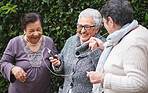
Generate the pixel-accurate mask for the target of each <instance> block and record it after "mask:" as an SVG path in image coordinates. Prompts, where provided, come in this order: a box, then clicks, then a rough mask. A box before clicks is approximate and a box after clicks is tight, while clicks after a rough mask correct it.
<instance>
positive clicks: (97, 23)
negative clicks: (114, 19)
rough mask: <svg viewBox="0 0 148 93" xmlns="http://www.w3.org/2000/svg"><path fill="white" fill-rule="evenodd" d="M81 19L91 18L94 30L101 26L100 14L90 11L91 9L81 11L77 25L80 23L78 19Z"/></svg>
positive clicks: (94, 10)
mask: <svg viewBox="0 0 148 93" xmlns="http://www.w3.org/2000/svg"><path fill="white" fill-rule="evenodd" d="M82 17H92V18H93V20H94V23H95V28H99V27H101V26H102V24H101V22H102V16H101V14H100V12H99V11H98V10H96V9H92V8H87V9H85V10H83V11H82V12H81V13H80V14H79V17H78V24H79V22H80V19H81V18H82Z"/></svg>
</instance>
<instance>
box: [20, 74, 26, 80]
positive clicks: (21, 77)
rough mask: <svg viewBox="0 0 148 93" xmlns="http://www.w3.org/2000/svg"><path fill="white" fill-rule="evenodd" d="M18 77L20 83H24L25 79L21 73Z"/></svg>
mask: <svg viewBox="0 0 148 93" xmlns="http://www.w3.org/2000/svg"><path fill="white" fill-rule="evenodd" d="M19 76H20V80H21V82H24V81H25V77H24V75H23V73H20V74H19Z"/></svg>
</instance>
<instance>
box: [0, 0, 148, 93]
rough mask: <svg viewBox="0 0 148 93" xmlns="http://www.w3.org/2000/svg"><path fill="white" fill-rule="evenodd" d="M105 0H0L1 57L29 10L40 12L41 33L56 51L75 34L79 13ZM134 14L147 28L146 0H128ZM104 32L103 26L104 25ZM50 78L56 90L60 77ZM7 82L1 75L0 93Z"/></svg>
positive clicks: (53, 88) (19, 29) (21, 32)
mask: <svg viewBox="0 0 148 93" xmlns="http://www.w3.org/2000/svg"><path fill="white" fill-rule="evenodd" d="M105 2H106V0H79V1H77V0H1V1H0V58H1V57H2V53H3V51H4V50H5V48H6V46H7V43H8V41H9V40H10V39H11V38H13V37H15V36H18V35H22V34H23V31H22V29H21V28H20V24H21V19H22V18H23V16H24V15H25V14H27V13H29V12H36V13H39V14H40V15H41V16H42V18H43V22H44V23H45V24H44V27H43V31H44V33H43V34H44V35H47V36H50V37H51V38H53V40H54V42H55V44H56V46H57V49H58V51H59V52H60V50H61V49H62V47H63V45H64V43H65V41H66V39H67V38H68V37H70V36H72V35H74V34H75V33H76V24H77V18H78V14H79V13H80V12H81V11H82V10H83V9H85V8H88V7H90V8H95V9H98V10H100V8H101V7H102V5H104V4H105ZM130 2H131V4H132V6H133V9H134V17H135V19H136V20H138V21H139V23H140V24H141V25H143V26H145V27H147V28H148V8H147V7H148V6H147V5H148V1H147V0H130ZM103 30H104V31H105V29H104V28H103ZM51 77H52V82H51V83H52V93H57V90H58V86H59V83H58V82H59V81H60V78H59V77H56V76H54V75H52V76H51ZM8 86H9V82H8V81H7V80H5V79H4V78H3V76H2V74H0V93H6V92H7V89H8Z"/></svg>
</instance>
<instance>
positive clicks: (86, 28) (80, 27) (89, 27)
mask: <svg viewBox="0 0 148 93" xmlns="http://www.w3.org/2000/svg"><path fill="white" fill-rule="evenodd" d="M83 27H84V29H85V30H90V29H91V28H92V27H95V25H93V26H89V25H85V26H82V25H77V29H78V30H82V28H83Z"/></svg>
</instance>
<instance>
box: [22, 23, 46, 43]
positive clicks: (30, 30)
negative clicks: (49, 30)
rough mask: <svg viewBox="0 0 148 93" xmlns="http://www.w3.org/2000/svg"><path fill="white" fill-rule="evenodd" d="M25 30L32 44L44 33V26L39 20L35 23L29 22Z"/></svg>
mask: <svg viewBox="0 0 148 93" xmlns="http://www.w3.org/2000/svg"><path fill="white" fill-rule="evenodd" d="M23 31H24V34H25V35H26V37H27V40H28V41H29V42H30V43H32V44H35V43H37V42H38V41H39V40H40V38H41V36H42V33H43V30H42V26H41V23H40V21H39V20H37V21H35V22H34V23H29V24H27V25H26V28H25V29H24V30H23Z"/></svg>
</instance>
